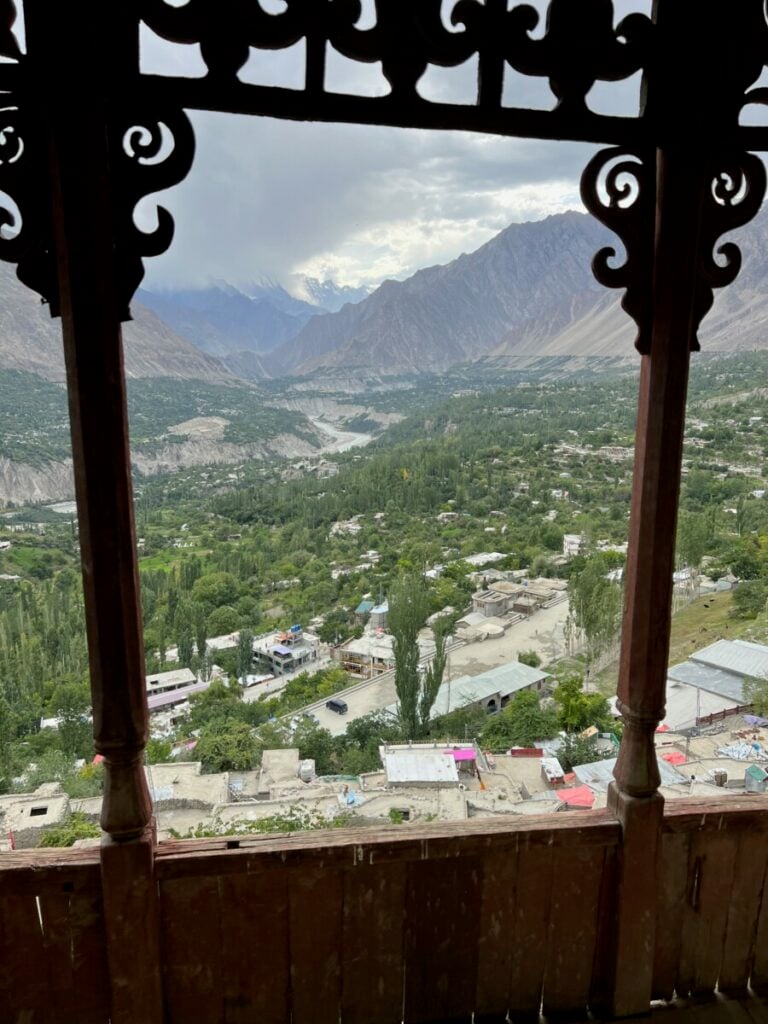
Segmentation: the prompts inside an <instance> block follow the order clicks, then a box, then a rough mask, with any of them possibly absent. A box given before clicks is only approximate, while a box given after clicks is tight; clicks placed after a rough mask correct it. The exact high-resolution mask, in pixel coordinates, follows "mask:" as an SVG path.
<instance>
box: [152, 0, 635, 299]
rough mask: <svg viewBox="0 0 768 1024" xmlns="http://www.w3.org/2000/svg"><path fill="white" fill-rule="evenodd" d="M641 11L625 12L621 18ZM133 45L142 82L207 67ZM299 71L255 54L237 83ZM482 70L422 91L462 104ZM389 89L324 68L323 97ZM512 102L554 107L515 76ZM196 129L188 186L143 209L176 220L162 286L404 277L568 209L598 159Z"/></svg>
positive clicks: (381, 137) (233, 124)
mask: <svg viewBox="0 0 768 1024" xmlns="http://www.w3.org/2000/svg"><path fill="white" fill-rule="evenodd" d="M263 2H264V5H265V6H267V2H266V0H263ZM451 6H452V4H451V3H449V2H447V3H446V4H445V5H444V7H445V8H446V9H447V8H450V7H451ZM536 6H538V7H539V9H541V8H542V6H543V4H542V3H541V2H539V3H537V4H536ZM649 6H650V3H649V0H624V2H623V3H619V4H617V15H618V16H623V15H624V14H625V13H627V12H628V11H629V10H642V11H644V12H647V10H648V8H649ZM366 16H367V17H369V18H370V11H367V12H366ZM142 46H143V50H142V54H143V62H144V66H145V69H146V70H152V71H161V72H163V73H171V74H201V73H203V72H204V70H205V69H204V66H203V65H202V62H201V61H200V58H199V52H198V50H197V47H179V46H171V45H169V44H165V43H163V42H162V41H160V40H158V39H156V38H155V37H153V36H151V34H149V33H146V32H145V33H144V34H143V37H142ZM302 62H303V46H302V45H299V46H297V47H294V48H293V51H291V52H277V53H269V54H267V55H264V54H261V53H259V54H255V55H254V57H253V59H252V61H251V62H250V63H249V65H248V66H247V67H246V69H245V70H244V75H243V77H244V78H245V79H247V80H249V81H262V82H268V83H273V84H281V85H288V86H294V87H297V86H299V85H300V73H301V68H302ZM475 71H476V69H475V67H473V66H472V62H468V64H467V65H466V66H464V67H461V68H458V69H452V70H450V71H445V70H444V69H430V71H429V72H428V73H427V75H426V76H425V78H424V79H423V80H422V82H421V83H420V88H421V90H422V92H423V94H424V95H425V96H427V97H429V98H434V99H441V100H448V101H454V102H455V101H470V100H471V98H472V94H473V84H474V75H475ZM382 83H383V85H384V86H386V83H384V80H383V77H382V76H381V74H380V70H379V68H378V66H360V65H357V64H354V63H352V62H350V61H345V60H344V59H343V58H341V57H339V56H338V55H335V57H334V59H332V60H331V61H330V62H329V80H328V87H329V88H333V89H337V90H339V91H341V90H344V91H350V92H355V91H358V90H359V91H364V92H375V91H385V90H384V89H383V88H381V86H382ZM638 88H639V83H638V82H636V81H635V82H631V83H624V84H622V86H621V87H620V88H618V89H617V88H616V87H615V86H612V87H611V88H610V89H607V88H605V89H604V88H602V87H599V86H598V87H596V88H595V91H594V99H595V106H596V108H598V109H600V110H606V111H607V112H611V113H630V112H632V109H633V107H634V105H635V104H636V102H637V92H638ZM505 102H506V103H515V104H520V105H531V106H545V107H546V106H550V105H551V102H552V97H551V93H550V92H549V89H548V86H547V85H546V83H543V82H539V81H537V80H533V79H528V78H523V77H522V76H514V75H511V74H510V75H509V76H508V79H507V88H506V91H505ZM193 122H194V126H195V133H196V137H197V155H196V158H195V164H194V167H193V169H192V171H191V173H190V175H189V177H188V178H187V180H186V181H184V182H183V183H182V184H181V185H180V186H178V187H177V188H175V189H173V190H171V191H169V192H168V193H165V194H164V195H162V196H160V197H152V199H153V203H146V202H145V203H144V204H142V208H141V210H140V219H142V220H143V219H144V218H145V217H146V216H147V210H149V209H151V207H152V205H154V201H157V200H158V199H159V201H160V202H162V204H163V205H165V206H167V207H168V208H169V209H170V210H171V212H172V213H173V215H174V218H175V220H176V237H175V240H174V243H173V245H172V247H171V249H170V250H169V252H168V253H166V254H164V255H163V256H161V257H158V258H157V259H155V260H150V261H148V265H147V270H148V281H149V282H150V284H153V285H155V286H157V285H161V286H162V285H180V284H184V285H189V284H201V283H204V282H206V281H208V280H211V279H224V280H228V281H231V282H233V283H239V284H246V283H248V282H249V281H252V280H254V279H256V278H258V277H261V276H267V275H268V276H271V277H272V278H275V279H277V280H280V281H282V282H284V283H288V282H289V281H290V278H291V275H292V274H295V273H297V272H309V273H312V274H314V275H318V276H323V275H325V274H328V275H330V276H335V277H336V278H337V279H341V280H343V281H345V282H347V283H358V282H360V281H366V282H368V283H377V282H378V281H379V280H381V279H382V278H383V277H385V276H395V275H396V276H404V275H406V274H409V273H412V272H413V271H414V270H416V269H417V268H418V267H419V266H424V265H426V264H430V263H436V262H445V261H447V260H450V259H452V258H454V257H455V256H457V255H458V254H459V253H460V252H462V251H468V250H471V249H473V248H477V247H478V246H479V245H481V244H482V243H483V242H484V241H486V240H487V239H488V238H490V237H491V236H492V235H493V234H495V233H496V232H497V231H499V230H501V228H503V227H504V226H506V224H508V223H510V222H511V221H513V220H532V219H538V218H540V217H543V216H546V215H547V213H551V212H557V211H559V210H562V209H566V208H569V207H570V208H573V207H577V206H578V205H579V201H578V184H577V183H578V178H579V174H580V172H581V169H582V168H583V166H584V163H585V162H586V160H587V159H588V157H589V154H590V153H591V152H592V151H593V149H594V147H588V146H582V145H574V144H566V143H548V142H539V141H531V140H515V139H497V138H491V137H485V136H474V135H469V134H464V133H453V134H451V133H440V132H414V131H405V130H396V129H385V128H371V127H364V126H349V125H322V124H296V123H293V122H287V121H286V122H280V121H274V120H269V119H266V118H243V117H235V116H230V115H222V114H204V113H195V114H194V115H193Z"/></svg>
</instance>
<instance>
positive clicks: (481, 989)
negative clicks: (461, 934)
mask: <svg viewBox="0 0 768 1024" xmlns="http://www.w3.org/2000/svg"><path fill="white" fill-rule="evenodd" d="M518 859H519V858H518V854H517V853H516V852H509V853H507V852H498V853H497V852H495V851H494V852H491V853H489V854H487V855H486V857H485V860H484V862H483V891H482V898H481V904H480V929H479V934H478V942H477V996H476V999H475V1020H476V1021H481V1020H482V1021H492V1020H500V1021H503V1020H506V1016H507V1010H508V1009H509V1006H510V1002H511V999H510V991H509V985H510V979H511V975H512V953H513V946H514V936H515V924H516V921H515V916H516V900H517V871H518Z"/></svg>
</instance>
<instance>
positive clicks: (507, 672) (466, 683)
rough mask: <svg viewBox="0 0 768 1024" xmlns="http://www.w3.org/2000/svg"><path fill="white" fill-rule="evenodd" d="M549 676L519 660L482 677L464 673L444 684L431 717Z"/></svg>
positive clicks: (501, 694) (540, 680)
mask: <svg viewBox="0 0 768 1024" xmlns="http://www.w3.org/2000/svg"><path fill="white" fill-rule="evenodd" d="M548 678H549V673H547V672H542V671H541V669H538V668H531V666H530V665H523V664H522V662H519V661H510V662H508V663H507V664H506V665H499V666H497V667H496V668H492V669H490V670H489V671H488V672H483V673H481V674H480V675H479V676H461V677H460V678H459V679H452V680H451V681H450V682H446V683H443V684H442V686H441V687H440V689H439V690H438V692H437V699H436V701H435V703H434V706H433V708H432V718H437V716H438V715H447V714H448V713H449V712H451V711H456V710H457V709H458V708H463V707H466V705H467V704H474V703H476V702H477V701H480V700H487V699H488V698H489V697H493V696H494V695H496V694H499V695H500V696H502V697H508V696H511V695H512V694H514V693H518V692H519V691H520V690H524V689H526V688H527V687H529V686H535V685H536V683H539V682H543V680H545V679H548Z"/></svg>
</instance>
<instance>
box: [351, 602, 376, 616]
mask: <svg viewBox="0 0 768 1024" xmlns="http://www.w3.org/2000/svg"><path fill="white" fill-rule="evenodd" d="M372 608H373V601H361V602H360V604H359V605H358V606H357V608H355V615H365V613H366V612H369V611H370V610H371V609H372Z"/></svg>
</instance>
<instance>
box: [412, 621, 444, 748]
mask: <svg viewBox="0 0 768 1024" xmlns="http://www.w3.org/2000/svg"><path fill="white" fill-rule="evenodd" d="M450 630H451V619H450V618H449V617H448V616H440V618H438V619H436V620H435V624H434V625H433V626H432V635H433V636H434V638H435V653H434V656H433V658H432V660H431V661H430V663H429V665H427V671H426V672H425V673H424V677H423V679H422V680H421V695H420V697H419V725H420V733H421V735H422V736H423V735H425V734H426V733H428V732H429V724H430V716H431V714H432V708H433V707H434V704H435V701H436V700H437V694H438V691H439V690H440V686H441V685H442V682H443V675H444V674H445V666H446V663H447V661H448V652H447V642H448V637H449V636H450Z"/></svg>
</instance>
